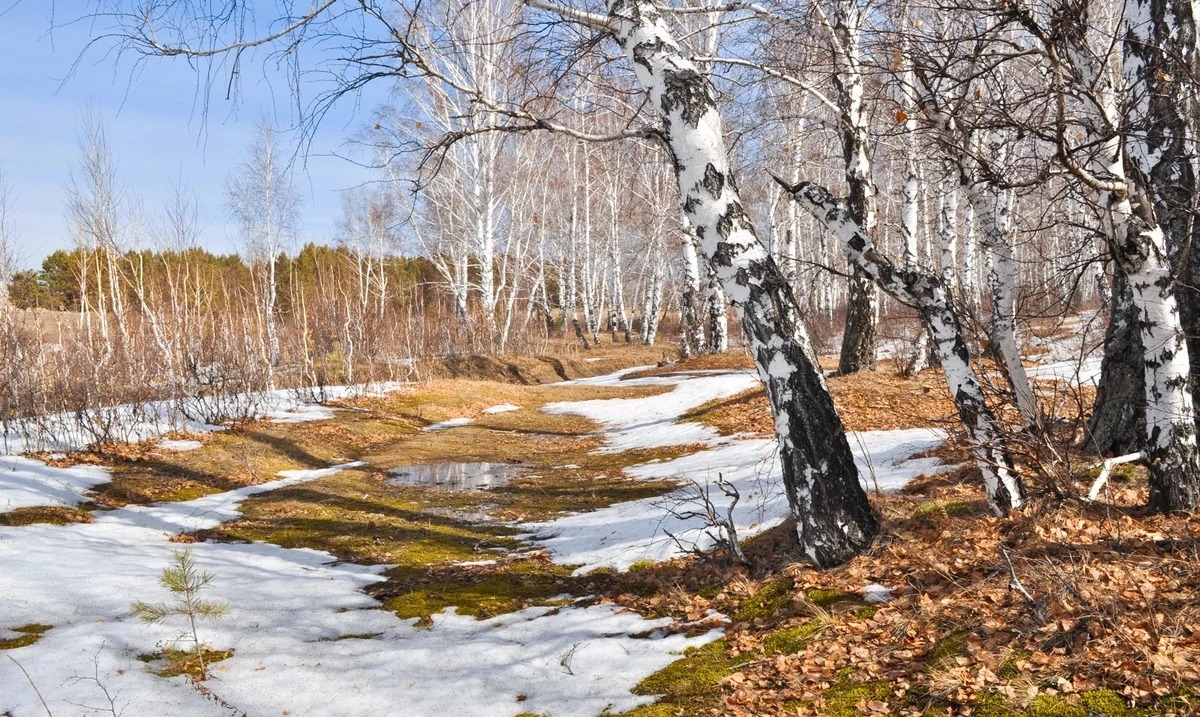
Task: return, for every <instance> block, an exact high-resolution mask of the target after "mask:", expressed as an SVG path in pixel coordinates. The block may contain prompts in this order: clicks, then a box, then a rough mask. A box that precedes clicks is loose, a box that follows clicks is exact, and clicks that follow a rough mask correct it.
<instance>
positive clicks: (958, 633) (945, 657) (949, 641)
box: [924, 627, 971, 668]
mask: <svg viewBox="0 0 1200 717" xmlns="http://www.w3.org/2000/svg"><path fill="white" fill-rule="evenodd" d="M970 634H971V631H970V630H968V629H966V628H964V627H956V628H954V629H953V630H951V631H950V632H949V633H948V634H946V635H945V636H944V637H942V639H940V640H938V641H937V643H935V644H934V646H933V647H932V648H931V649H930V650H929V652H928V653H926V654H925V658H924V659H925V664H926V665H929V667H930V668H938V667H942V666H944V665H945V664H946V663H947V662H948V661H950V660H952V659H954V658H955V657H958V656H959V655H965V654H966V652H967V636H968V635H970Z"/></svg>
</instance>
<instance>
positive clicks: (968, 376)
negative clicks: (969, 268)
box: [777, 180, 1025, 515]
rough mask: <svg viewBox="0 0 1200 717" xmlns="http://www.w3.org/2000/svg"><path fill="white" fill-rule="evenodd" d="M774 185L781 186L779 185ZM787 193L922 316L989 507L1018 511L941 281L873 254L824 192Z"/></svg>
mask: <svg viewBox="0 0 1200 717" xmlns="http://www.w3.org/2000/svg"><path fill="white" fill-rule="evenodd" d="M777 181H779V182H780V184H784V182H783V181H782V180H777ZM785 186H786V185H785ZM789 190H790V191H791V193H792V196H793V198H795V199H796V201H797V202H799V203H800V205H801V206H802V207H804V208H805V209H806V210H807V211H808V212H809V213H810V214H812V215H813V216H814V217H815V218H816V219H817V220H818V221H820V222H821V223H823V224H824V225H825V227H826V228H827V229H828V230H829V231H830V233H832V234H833V235H834V236H836V237H837V238H838V240H839V241H840V242H841V244H842V248H843V250H844V251H845V252H846V256H847V258H848V259H849V260H850V262H851V263H852V264H853V265H855V266H857V267H859V268H860V269H862V271H863V274H864V275H867V276H869V277H871V278H872V280H874V281H876V282H878V284H879V286H880V288H882V289H883V290H884V291H885V292H887V293H888V294H889V295H891V296H892V297H893V298H895V299H896V300H897V301H900V302H901V303H904V304H906V305H908V306H911V307H912V308H914V309H916V310H917V311H919V312H920V313H921V319H922V321H924V323H925V326H926V328H927V329H928V331H929V334H930V336H931V337H932V339H933V344H934V351H935V353H936V355H937V357H938V360H939V361H940V362H941V364H942V370H943V371H944V372H945V376H946V385H947V387H948V388H949V389H950V395H951V397H953V399H954V405H955V407H956V408H957V409H958V416H959V418H960V419H961V420H962V423H963V427H964V428H965V429H966V431H967V436H968V437H969V438H970V440H971V448H972V451H973V452H974V454H975V458H976V461H977V463H978V465H979V470H980V473H982V474H983V483H984V488H985V489H986V490H987V496H988V505H989V506H990V507H991V509H992V512H993V513H995V514H996V515H1004V514H1006V513H1007V512H1008V511H1009V510H1010V509H1013V508H1020V507H1021V505H1022V504H1023V503H1024V500H1025V488H1024V486H1023V485H1022V482H1021V479H1020V477H1019V476H1018V475H1017V472H1016V470H1015V469H1014V467H1013V462H1012V458H1011V456H1010V455H1009V453H1008V447H1007V445H1006V443H1005V441H1004V434H1003V431H1002V428H1001V427H1000V425H999V423H998V422H997V421H996V416H995V415H994V414H993V413H992V411H991V409H990V408H988V405H987V403H986V402H985V401H984V396H983V391H982V389H981V388H980V386H979V381H978V379H977V377H976V375H975V370H974V369H973V368H972V367H971V360H970V357H969V356H968V355H967V344H966V342H965V341H964V340H963V335H962V326H961V323H960V321H959V319H958V314H957V312H956V311H955V309H954V305H953V303H952V301H951V300H950V296H949V295H948V293H947V292H946V287H945V285H944V284H943V282H942V280H941V277H940V276H938V275H937V274H934V273H933V272H930V271H925V270H923V269H921V268H920V267H919V266H917V265H916V264H915V263H906V264H904V265H902V266H901V267H900V268H896V267H894V266H893V265H892V264H891V262H889V261H888V260H887V259H886V258H885V257H883V256H882V255H881V254H879V252H877V251H876V250H875V246H874V244H873V243H872V242H871V239H870V237H869V236H868V235H867V233H866V232H864V231H863V230H862V229H860V228H859V227H858V225H857V224H856V223H855V222H854V218H853V217H852V216H851V215H850V213H849V212H848V211H847V210H846V209H843V208H842V206H841V204H839V202H838V201H837V200H836V199H834V198H833V196H832V195H831V194H830V193H829V191H828V190H826V189H825V188H823V187H819V186H817V185H815V184H811V183H806V182H801V183H800V184H797V185H796V186H794V187H790V188H789Z"/></svg>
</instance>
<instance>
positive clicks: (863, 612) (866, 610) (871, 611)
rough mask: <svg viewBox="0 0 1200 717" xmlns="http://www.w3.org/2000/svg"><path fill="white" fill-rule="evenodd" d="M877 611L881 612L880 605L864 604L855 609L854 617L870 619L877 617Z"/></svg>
mask: <svg viewBox="0 0 1200 717" xmlns="http://www.w3.org/2000/svg"><path fill="white" fill-rule="evenodd" d="M877 612H879V606H877V605H864V606H862V607H860V608H858V609H857V610H855V611H854V617H856V618H858V619H859V620H870V619H871V618H873V617H875V613H877Z"/></svg>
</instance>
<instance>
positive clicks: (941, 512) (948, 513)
mask: <svg viewBox="0 0 1200 717" xmlns="http://www.w3.org/2000/svg"><path fill="white" fill-rule="evenodd" d="M970 511H971V507H970V505H968V504H967V503H965V502H963V501H961V500H934V501H930V502H928V503H922V504H921V505H919V506H917V508H916V510H914V511H913V514H912V516H913V519H914V520H916V521H917V522H919V523H923V524H925V525H926V526H928V527H930V528H936V527H937V526H939V525H941V523H942V521H944V520H945V519H947V518H952V517H954V516H959V515H966V514H967V513H969V512H970Z"/></svg>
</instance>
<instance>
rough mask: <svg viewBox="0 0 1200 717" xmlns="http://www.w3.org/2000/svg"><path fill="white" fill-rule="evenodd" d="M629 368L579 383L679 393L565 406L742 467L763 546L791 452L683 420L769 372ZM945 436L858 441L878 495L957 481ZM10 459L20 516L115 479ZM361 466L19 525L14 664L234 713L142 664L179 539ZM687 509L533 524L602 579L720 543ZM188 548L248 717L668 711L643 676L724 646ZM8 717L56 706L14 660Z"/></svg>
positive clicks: (728, 471)
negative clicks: (38, 632)
mask: <svg viewBox="0 0 1200 717" xmlns="http://www.w3.org/2000/svg"><path fill="white" fill-rule="evenodd" d="M626 373H628V371H625V372H621V373H620V374H618V375H615V376H606V377H596V378H593V379H585V380H583V381H579V382H576V383H585V384H590V385H664V386H670V387H671V391H670V393H668V394H667V395H664V396H657V397H653V398H646V399H631V400H612V401H584V402H580V403H559V404H554V405H553V406H550V407H548V408H549V410H550V411H552V412H562V413H568V412H570V413H579V414H582V415H584V416H587V417H590V418H593V419H594V420H597V421H598V422H600V423H601V424H602V425H603V426H604V427H605V436H606V437H607V438H608V439H609V443H610V445H609V446H608V447H607V450H624V449H627V448H639V447H653V446H665V445H671V444H676V443H697V442H699V443H705V444H707V445H709V446H711V448H710V449H709V450H706V451H702V452H700V453H696V454H693V455H689V456H685V457H682V458H679V459H676V460H672V461H667V462H659V463H653V464H646V465H642V466H637V467H634V468H632V469H630V470H629V471H628V473H629V474H630V475H632V476H633V477H635V478H642V479H650V478H659V477H680V476H687V477H690V478H694V479H696V480H701V481H708V480H713V479H715V478H716V477H717V476H718V475H723V476H724V477H725V478H726V479H727V480H730V481H731V482H733V483H734V484H735V485H737V486H738V489H739V490H740V491H741V493H742V500H741V502H740V503H739V505H738V510H737V513H736V514H735V517H736V520H737V523H738V525H739V529H740V530H741V531H742V532H743V533H744V534H749V533H753V532H755V531H758V530H762V529H765V528H766V527H768V526H770V525H772V524H774V523H775V522H776V521H777V520H779V519H780V518H781V517H782V516H783V515H784V514H786V510H787V504H786V500H784V498H783V496H782V494H781V493H780V492H779V490H778V484H779V475H778V466H777V461H776V460H775V454H776V448H775V443H774V441H770V440H761V439H752V440H751V439H747V440H736V439H729V438H722V437H720V436H718V435H717V434H716V432H715V431H713V430H712V429H709V428H706V427H704V426H702V425H700V424H694V423H688V424H680V423H677V422H676V421H677V419H678V418H679V417H680V416H681V415H682V414H683V413H685V412H686V411H688V410H690V409H691V408H694V407H696V406H699V405H701V404H703V403H705V402H707V401H710V400H713V399H716V398H720V397H723V396H728V395H732V394H735V393H738V392H740V391H742V390H745V389H747V388H750V387H753V386H754V385H756V384H757V378H756V377H755V376H754V375H753V374H750V373H712V372H709V373H694V374H686V375H676V376H665V377H654V378H647V379H638V380H634V381H627V382H620V383H619V384H617V382H618V381H619V379H620V375H624V374H626ZM292 410H294V409H292ZM467 423H470V419H465V418H460V419H454V420H452V421H445V422H443V423H441V424H435V426H428V427H426V430H437V429H438V428H449V427H451V426H456V425H465V424H467ZM942 439H943V435H942V434H941V432H939V431H934V430H916V431H886V432H873V433H862V434H857V437H856V438H855V439H853V440H851V445H852V446H854V447H855V453H856V459H857V460H858V461H859V464H860V469H861V470H862V471H863V474H864V476H870V475H871V474H872V473H873V474H874V480H873V481H872V480H871V478H869V477H867V478H865V480H867V481H868V483H869V485H868V487H869V488H872V487H874V484H875V483H876V482H877V483H878V485H879V487H880V488H881V489H884V490H888V489H893V488H898V487H900V486H901V485H903V484H904V483H905V482H907V480H909V479H910V478H911V477H912V476H913V475H916V474H917V473H922V472H930V471H933V470H939V466H938V465H937V461H936V460H933V459H910V457H911V456H912V455H913V454H914V453H917V452H919V451H922V450H926V449H928V448H932V447H934V446H936V445H938V444H939V443H940V442H941V441H942ZM0 465H2V466H3V467H4V469H5V470H6V471H7V472H5V473H0V491H3V492H0V506H3V505H5V503H4V501H5V500H7V501H9V503H11V504H15V503H16V502H17V501H22V500H24V501H31V500H32V501H36V504H46V502H47V500H48V499H49V498H50V497H51V496H53V497H54V499H57V500H60V501H62V502H63V503H66V502H68V501H76V502H77V501H78V499H79V495H80V493H81V492H82V491H84V490H86V489H87V488H88V487H90V486H91V485H94V484H96V483H99V482H103V481H104V480H107V478H108V475H107V473H105V472H104V471H103V470H101V469H97V468H72V469H52V468H48V467H47V466H44V465H43V464H40V463H38V462H37V461H32V460H29V459H23V458H12V457H8V458H5V459H3V462H2V463H0ZM357 465H360V464H358V463H348V464H344V465H340V466H332V467H330V468H325V469H320V470H309V471H289V472H285V473H282V474H281V476H282V477H281V479H280V480H277V481H274V482H271V483H267V484H263V485H259V486H252V487H248V488H243V489H239V490H235V491H230V492H227V493H221V494H217V495H211V496H206V497H204V498H200V499H197V500H193V501H187V502H182V503H171V504H158V505H152V506H145V507H137V508H127V509H122V510H115V511H111V512H106V513H96V514H95V521H94V522H93V523H91V524H78V525H68V526H49V525H35V526H26V527H20V528H0V565H3V566H4V578H5V581H4V590H3V591H0V636H8V628H12V627H16V626H18V625H22V624H26V623H33V622H37V623H43V624H49V625H53V628H52V629H51V630H50V631H49V632H47V633H46V634H45V635H43V636H42V638H41V640H40V641H38V642H37V643H35V644H34V645H30V646H27V647H23V648H18V649H15V650H10V651H8V652H7V654H8V655H11V656H12V657H13V658H15V659H16V660H18V661H19V662H20V663H21V665H22V666H23V667H24V668H25V670H27V671H28V672H29V675H30V676H31V678H32V679H33V680H34V681H35V682H36V683H37V684H38V686H39V688H40V689H41V691H42V694H43V695H45V696H46V698H47V701H48V702H49V706H50V709H51V710H52V711H53V713H54V714H55V715H58V716H59V717H64V716H70V715H84V714H91V713H93V712H95V711H96V710H95V709H93V708H92V707H85V706H84V705H92V706H95V705H101V704H104V698H103V695H102V694H101V692H100V690H99V688H98V686H97V685H96V684H95V682H93V681H89V679H76V678H78V677H80V676H84V677H89V678H90V676H92V675H93V674H95V675H96V676H97V677H98V678H99V679H100V681H101V682H103V684H104V686H105V687H106V688H107V689H108V690H109V692H110V693H112V694H116V695H117V704H116V708H117V710H118V711H119V710H122V709H124V710H125V712H126V714H171V715H179V716H180V717H191V716H193V715H197V716H202V717H207V716H209V715H211V716H213V717H216V716H218V715H226V714H228V713H229V710H227V709H223V708H222V707H220V705H218V704H217V703H216V702H214V701H212V700H209V699H206V698H204V697H202V696H201V695H200V694H199V693H198V692H197V691H196V690H195V689H194V688H193V687H192V686H191V685H190V683H189V682H188V680H187V679H186V678H176V679H165V678H161V677H157V676H155V675H153V674H151V673H149V672H148V671H147V670H146V669H145V667H144V666H143V665H142V664H141V663H140V662H138V660H137V658H136V656H137V655H139V654H141V653H146V652H153V651H155V650H156V649H159V645H160V644H161V643H162V642H163V641H164V640H169V639H170V638H171V637H172V636H173V634H174V633H173V630H174V629H175V627H174V626H169V625H145V624H143V623H141V622H140V621H138V620H136V619H135V618H134V617H133V616H132V615H131V613H130V610H129V604H130V602H131V601H132V600H134V599H147V600H156V599H159V598H160V597H161V589H160V588H159V586H158V584H157V579H158V576H159V574H160V572H161V570H162V569H163V567H165V566H166V565H167V563H168V561H169V560H170V557H171V553H172V551H174V550H175V549H177V548H179V547H180V546H178V545H177V544H175V543H172V542H171V541H170V540H169V538H170V537H171V536H173V535H176V534H178V533H181V532H185V531H191V530H196V529H199V528H206V527H211V526H214V525H217V524H219V523H221V522H223V521H226V520H230V519H232V518H235V517H236V516H237V515H238V506H239V504H240V502H241V501H242V500H243V499H245V498H246V497H247V496H250V495H253V494H255V493H261V492H263V491H268V490H274V489H277V488H280V487H283V486H286V485H293V484H296V483H301V482H304V481H309V480H313V479H315V478H319V477H321V476H324V475H329V474H331V473H335V472H337V471H340V470H345V469H347V468H352V467H355V466H357ZM12 476H21V478H17V479H15V480H14V479H11V478H12ZM56 491H58V493H57V494H56ZM715 497H716V496H714V498H715ZM683 499H684V494H683V493H679V494H676V495H674V496H671V497H666V498H660V499H656V500H642V501H634V502H629V503H623V504H618V505H614V506H611V507H609V508H606V509H604V510H600V511H596V512H593V513H586V514H579V515H571V516H567V517H564V518H561V519H559V520H554V521H549V522H546V523H542V524H532V525H529V526H528V528H529V529H530V530H531V531H532V532H536V533H538V534H539V535H542V536H549V537H544V538H543V539H542V540H541V542H543V543H544V544H545V545H546V546H547V547H548V548H550V550H551V551H552V553H553V555H554V559H555V560H556V561H558V562H560V563H570V564H582V565H583V566H584V567H583V570H587V569H591V568H595V567H599V566H602V565H612V566H616V567H628V566H629V565H630V564H632V563H634V562H636V561H638V560H642V559H646V558H651V559H662V558H666V557H670V556H671V555H673V554H675V553H676V550H677V548H676V546H675V544H674V543H673V542H672V541H671V540H670V539H669V538H666V537H665V535H664V534H663V530H664V529H667V530H670V531H671V532H673V533H676V534H677V535H678V536H679V537H680V538H681V539H684V540H695V541H696V542H699V543H701V544H704V542H705V540H706V539H705V537H704V536H703V535H702V534H701V533H702V532H703V528H702V526H697V525H695V524H694V523H684V522H682V521H678V520H675V519H672V518H664V517H663V516H664V510H663V507H664V506H665V505H668V504H670V503H671V502H672V501H676V502H677V501H679V500H683ZM24 504H29V503H28V502H26V503H24ZM188 547H189V549H191V550H192V551H193V553H194V556H195V558H196V560H197V562H198V563H199V565H200V566H201V568H203V569H205V570H208V571H211V572H212V573H213V574H214V576H215V577H214V579H213V582H212V584H211V585H210V587H209V594H208V596H209V597H211V598H215V599H224V600H227V601H228V602H229V603H230V614H229V616H228V617H227V618H224V619H222V620H220V621H218V622H216V623H212V624H206V625H204V626H203V627H202V628H201V629H202V633H201V634H202V637H203V639H205V640H206V641H207V642H208V643H210V644H211V645H212V646H213V647H216V648H225V647H232V648H234V649H235V650H236V652H235V654H234V656H233V657H231V658H230V659H228V660H225V661H223V662H221V663H219V664H218V665H216V666H215V668H214V676H213V678H212V679H211V680H209V682H208V683H206V686H207V687H208V688H209V689H211V690H212V691H213V693H214V694H216V695H218V696H219V697H221V698H222V699H223V700H225V701H226V702H228V703H229V704H231V705H234V706H235V707H236V709H237V710H238V714H240V713H241V712H243V711H244V712H247V713H250V714H280V713H283V712H284V711H287V712H289V713H291V714H297V715H317V714H341V715H347V716H353V715H375V714H393V713H395V710H396V709H397V705H403V706H404V707H403V711H404V713H405V714H409V715H444V714H471V715H481V716H489V715H496V716H497V717H500V716H504V717H509V716H511V715H513V714H515V713H518V712H533V713H543V712H548V713H552V714H554V715H556V716H564V715H565V716H573V715H580V716H583V715H595V714H598V713H601V712H605V711H610V712H622V711H625V710H629V709H632V708H633V707H635V706H637V705H638V704H642V703H645V702H648V701H650V698H646V697H638V696H634V695H632V694H631V693H630V692H629V690H630V688H631V687H633V686H634V685H635V684H636V683H637V682H638V681H639V680H641V679H642V678H644V677H645V676H646V675H648V674H650V673H652V672H653V671H655V670H657V669H660V668H662V667H664V666H666V665H667V664H669V663H670V662H671V661H673V660H674V659H676V654H675V653H677V652H678V651H680V650H681V649H683V648H684V647H686V646H689V645H697V644H702V643H703V642H706V641H708V640H711V639H715V637H716V636H717V633H715V632H710V633H709V634H706V635H702V636H699V637H697V638H690V639H689V638H686V637H683V636H681V635H669V636H663V635H664V633H652V634H654V635H656V636H657V638H658V639H634V638H632V637H630V635H631V634H637V633H646V632H647V631H652V630H654V629H655V628H660V627H663V626H664V625H665V624H666V621H664V620H644V619H643V618H641V617H640V616H638V615H636V614H634V613H629V612H621V611H620V610H618V609H617V608H615V607H613V606H593V607H587V608H578V607H571V608H558V609H551V608H530V609H527V610H523V611H521V612H517V613H513V614H509V615H504V616H502V617H499V618H496V619H493V620H487V621H476V620H474V619H473V618H470V617H462V616H458V615H453V614H450V613H443V614H439V615H436V616H435V617H434V626H433V627H432V628H428V629H426V628H417V627H415V626H414V625H413V624H412V623H411V622H409V621H403V620H399V619H397V618H396V617H395V616H394V615H393V614H391V613H389V612H386V611H383V610H381V609H379V605H378V603H377V602H376V601H375V600H373V599H372V598H370V597H368V596H367V595H365V594H364V593H363V592H362V588H364V587H366V586H367V585H369V584H371V583H373V582H376V581H378V580H380V579H381V578H380V576H379V574H378V573H379V571H380V570H381V568H380V567H379V566H375V567H364V566H357V565H349V564H343V563H338V562H336V561H334V560H333V558H332V556H330V555H329V554H327V553H323V552H319V551H314V550H293V549H285V548H281V547H278V546H275V545H268V544H259V543H255V544H225V543H198V544H194V545H191V546H188ZM868 587H870V586H868ZM864 590H865V589H864ZM105 710H107V707H106V708H105ZM105 710H101V711H105ZM5 711H8V712H11V713H13V714H14V715H29V714H40V713H42V712H43V709H42V707H41V705H40V703H39V702H38V698H37V696H36V694H35V693H34V691H33V689H32V688H31V687H30V685H29V683H28V682H27V681H26V679H25V678H24V676H23V675H22V674H21V673H20V671H19V670H18V669H17V667H16V665H15V664H14V663H13V662H11V661H8V660H5V661H0V713H3V712H5Z"/></svg>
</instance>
